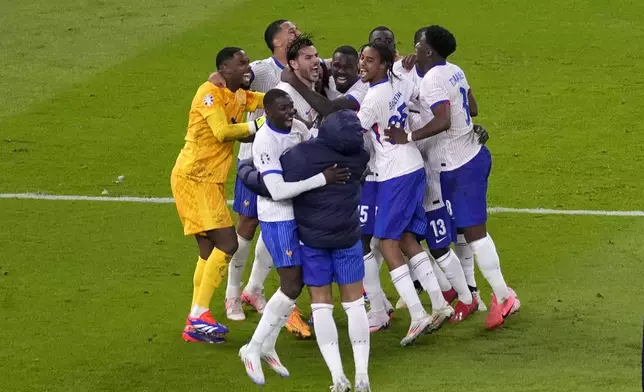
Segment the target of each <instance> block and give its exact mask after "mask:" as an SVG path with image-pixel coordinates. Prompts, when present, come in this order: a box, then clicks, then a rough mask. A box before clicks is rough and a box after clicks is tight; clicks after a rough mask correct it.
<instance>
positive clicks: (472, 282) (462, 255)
mask: <svg viewBox="0 0 644 392" xmlns="http://www.w3.org/2000/svg"><path fill="white" fill-rule="evenodd" d="M456 238H457V239H456V246H455V247H454V252H456V256H458V259H459V260H460V261H461V266H462V267H463V273H464V274H465V280H466V281H467V285H468V286H471V287H476V279H475V278H474V253H472V247H471V246H470V245H469V244H468V243H467V241H465V235H464V234H458V235H457V237H456Z"/></svg>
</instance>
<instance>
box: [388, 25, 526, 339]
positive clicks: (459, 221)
mask: <svg viewBox="0 0 644 392" xmlns="http://www.w3.org/2000/svg"><path fill="white" fill-rule="evenodd" d="M455 50H456V39H455V38H454V36H453V35H452V33H450V32H449V31H448V30H446V29H445V28H443V27H440V26H430V27H428V28H427V29H426V30H425V32H424V33H423V35H422V37H421V39H420V41H419V44H418V51H421V52H425V54H426V56H427V57H429V58H430V60H429V64H430V67H429V70H428V71H427V73H426V74H425V76H424V77H423V81H422V82H421V88H420V104H421V115H422V116H424V118H423V122H426V125H424V126H423V127H422V128H420V129H418V130H416V131H414V132H411V133H405V131H404V129H401V128H400V127H396V128H391V129H388V130H387V131H386V135H387V136H388V138H390V140H392V141H394V142H395V143H407V142H413V141H416V140H422V139H425V138H429V137H432V136H434V137H436V143H437V147H436V148H435V149H434V152H435V155H433V157H432V159H431V163H432V166H433V168H434V169H435V170H440V172H441V174H440V177H441V191H442V196H443V198H444V199H445V202H446V203H449V205H450V206H451V209H452V214H453V218H454V223H455V224H456V227H458V228H461V229H463V231H464V234H465V239H466V240H467V242H468V244H469V245H470V247H471V249H472V251H473V253H474V255H476V260H477V263H478V265H479V268H480V269H481V273H482V274H483V276H484V277H485V279H486V280H487V281H488V282H489V283H490V286H492V290H493V291H494V294H493V295H492V303H491V309H490V312H489V313H488V316H487V319H486V326H487V328H496V327H498V326H499V325H501V324H503V322H504V320H505V318H506V317H507V316H509V315H511V314H513V313H515V312H516V311H518V309H519V306H520V302H519V299H518V298H517V296H516V293H515V292H514V290H512V289H511V288H509V287H508V286H507V285H506V283H505V280H504V278H503V275H502V274H501V267H500V263H499V255H498V254H497V251H496V248H495V246H494V242H493V241H492V237H490V235H489V234H488V233H487V228H486V221H487V200H486V196H487V186H488V184H487V182H488V177H489V174H490V170H491V167H492V160H491V156H490V152H489V150H488V149H487V148H486V147H485V146H481V145H480V144H479V142H478V140H477V135H476V134H475V132H474V126H473V124H472V116H476V115H477V114H478V106H477V104H476V100H475V99H474V95H473V94H472V90H471V89H470V85H469V83H468V82H467V79H466V77H465V73H464V72H463V70H461V69H460V68H459V67H458V66H457V65H455V64H451V63H448V62H447V57H448V56H449V55H451V54H452V53H453V52H454V51H455Z"/></svg>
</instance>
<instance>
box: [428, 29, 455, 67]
mask: <svg viewBox="0 0 644 392" xmlns="http://www.w3.org/2000/svg"><path fill="white" fill-rule="evenodd" d="M425 38H426V39H427V44H429V46H431V47H432V49H434V50H435V51H436V52H437V53H438V55H439V56H441V57H442V58H445V59H446V58H447V57H448V56H449V55H451V54H452V53H454V52H455V51H456V38H455V37H454V34H452V33H450V32H449V31H448V30H447V29H446V28H444V27H441V26H437V25H433V26H429V27H427V30H425Z"/></svg>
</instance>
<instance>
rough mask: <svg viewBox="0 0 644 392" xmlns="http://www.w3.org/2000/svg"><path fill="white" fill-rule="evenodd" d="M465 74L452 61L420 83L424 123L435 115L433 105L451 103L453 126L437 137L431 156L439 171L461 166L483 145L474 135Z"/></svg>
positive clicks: (437, 66) (430, 73) (442, 65)
mask: <svg viewBox="0 0 644 392" xmlns="http://www.w3.org/2000/svg"><path fill="white" fill-rule="evenodd" d="M469 91H470V85H469V84H468V83H467V79H466V78H465V73H464V72H463V70H462V69H461V68H459V67H458V66H457V65H455V64H452V63H445V64H439V65H435V66H434V67H432V69H430V70H429V71H428V72H427V74H426V75H425V77H424V78H423V80H422V82H421V83H420V98H419V100H420V105H421V117H422V121H423V123H424V124H426V123H428V122H429V121H430V120H431V119H432V118H433V117H434V115H433V113H432V108H434V107H435V106H436V105H438V104H441V103H448V104H449V105H450V116H451V122H452V125H451V126H450V128H449V129H448V130H447V131H444V132H441V133H439V134H438V135H436V136H435V138H436V139H435V140H436V146H435V148H434V149H433V152H434V153H433V154H432V156H431V158H430V161H431V162H430V163H431V165H432V167H433V168H434V169H435V170H440V171H450V170H454V169H458V168H459V167H461V166H463V165H464V164H466V163H467V162H469V161H470V160H471V159H472V158H474V157H475V156H476V154H478V152H479V151H480V150H481V145H480V144H479V142H478V139H477V137H476V135H475V134H474V124H473V123H472V117H471V116H470V108H469V105H468V92H469Z"/></svg>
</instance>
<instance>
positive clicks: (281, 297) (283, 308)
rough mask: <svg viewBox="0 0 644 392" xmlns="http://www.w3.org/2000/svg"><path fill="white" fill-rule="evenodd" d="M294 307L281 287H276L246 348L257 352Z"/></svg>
mask: <svg viewBox="0 0 644 392" xmlns="http://www.w3.org/2000/svg"><path fill="white" fill-rule="evenodd" d="M294 307H295V301H294V300H292V299H290V298H289V297H288V296H287V295H286V294H284V293H283V292H282V290H281V289H277V291H276V292H275V294H273V296H272V297H271V299H269V300H268V303H267V304H266V307H265V308H264V313H263V314H262V318H261V319H260V320H259V324H257V328H255V332H254V333H253V337H252V339H251V340H250V343H248V348H249V349H250V350H255V351H256V352H257V353H259V352H260V351H261V349H262V344H263V343H264V342H265V341H266V339H267V338H268V336H269V335H270V334H271V332H273V331H274V330H275V329H276V328H279V326H280V325H281V323H282V321H283V318H284V317H288V316H289V315H290V314H291V311H293V308H294ZM275 340H277V338H275Z"/></svg>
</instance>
